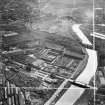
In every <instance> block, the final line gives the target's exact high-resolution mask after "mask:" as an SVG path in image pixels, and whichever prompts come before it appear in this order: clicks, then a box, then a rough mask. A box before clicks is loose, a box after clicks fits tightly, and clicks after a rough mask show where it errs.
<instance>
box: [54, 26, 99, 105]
mask: <svg viewBox="0 0 105 105" xmlns="http://www.w3.org/2000/svg"><path fill="white" fill-rule="evenodd" d="M79 27H80V24H74V25H73V26H72V29H73V31H74V32H75V33H76V34H77V35H78V37H79V38H80V39H81V40H82V43H84V44H88V45H92V43H91V42H90V41H89V40H88V38H87V37H86V36H85V35H84V34H83V32H82V31H81V30H80V28H79ZM86 51H87V53H88V56H89V58H88V63H87V66H86V67H85V69H84V71H83V72H82V73H81V74H80V75H79V77H78V78H77V79H76V81H79V82H82V83H85V84H89V82H90V80H91V78H92V77H93V76H94V75H95V72H96V70H97V65H98V63H97V52H96V51H95V50H92V49H86ZM84 91H85V89H84V88H79V87H77V86H74V85H71V87H70V88H69V89H68V90H67V91H66V93H65V94H64V95H63V96H62V97H61V99H60V100H59V101H58V102H57V103H56V105H74V103H75V102H76V101H77V100H78V99H79V98H80V96H81V95H82V94H83V93H84Z"/></svg>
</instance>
